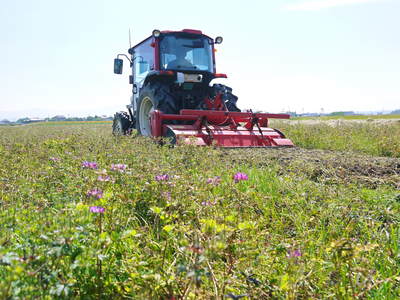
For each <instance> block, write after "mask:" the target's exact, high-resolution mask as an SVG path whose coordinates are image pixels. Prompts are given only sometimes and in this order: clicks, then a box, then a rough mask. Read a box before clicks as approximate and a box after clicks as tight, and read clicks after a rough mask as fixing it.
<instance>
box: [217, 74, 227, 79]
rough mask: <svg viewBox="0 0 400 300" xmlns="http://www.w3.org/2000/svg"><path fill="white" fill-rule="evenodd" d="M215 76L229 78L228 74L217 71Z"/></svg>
mask: <svg viewBox="0 0 400 300" xmlns="http://www.w3.org/2000/svg"><path fill="white" fill-rule="evenodd" d="M214 78H228V76H226V74H222V73H215V74H214Z"/></svg>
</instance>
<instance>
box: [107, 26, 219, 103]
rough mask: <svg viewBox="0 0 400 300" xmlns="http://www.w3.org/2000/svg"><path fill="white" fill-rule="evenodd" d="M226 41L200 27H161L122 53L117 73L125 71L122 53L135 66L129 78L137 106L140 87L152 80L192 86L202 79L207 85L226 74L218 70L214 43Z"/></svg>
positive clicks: (185, 86)
mask: <svg viewBox="0 0 400 300" xmlns="http://www.w3.org/2000/svg"><path fill="white" fill-rule="evenodd" d="M220 43H222V37H217V38H216V39H215V40H213V39H212V38H210V37H208V36H206V35H204V34H203V33H202V32H201V31H200V30H192V29H184V30H182V31H159V30H154V31H153V34H152V35H151V36H150V37H148V38H147V39H145V40H143V41H142V42H140V43H138V44H137V45H135V46H133V47H132V48H130V49H129V50H128V53H129V54H130V55H131V57H130V58H128V57H127V56H126V55H124V54H119V55H118V57H117V58H116V59H115V60H114V73H116V74H121V73H122V65H123V61H122V59H120V58H119V57H120V56H125V57H126V58H128V59H129V61H130V65H131V68H132V75H130V78H129V82H130V84H132V85H133V89H132V92H133V95H132V97H131V102H132V105H133V106H134V107H136V105H135V103H136V102H137V100H138V97H139V92H140V89H142V88H143V86H144V85H145V84H147V83H148V81H152V80H154V79H155V80H160V79H161V80H162V81H169V82H174V83H176V84H178V85H179V86H182V88H184V89H186V90H189V89H190V87H193V84H184V83H185V82H186V83H187V82H189V83H190V82H191V83H200V85H202V87H201V88H203V89H204V87H205V86H206V85H208V84H209V83H210V81H211V80H212V79H214V78H219V77H224V78H226V75H225V74H215V71H216V68H215V56H214V44H220Z"/></svg>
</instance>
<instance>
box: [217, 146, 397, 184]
mask: <svg viewBox="0 0 400 300" xmlns="http://www.w3.org/2000/svg"><path fill="white" fill-rule="evenodd" d="M221 151H222V153H221V156H222V157H223V159H227V160H229V161H234V162H241V163H245V164H252V165H255V166H268V165H271V164H277V165H278V168H279V170H280V172H281V173H282V174H284V173H296V174H302V175H305V176H307V177H309V178H311V179H312V180H315V181H324V182H326V181H331V182H337V183H358V184H362V185H368V186H370V187H377V186H379V185H386V184H387V185H391V186H394V187H396V188H397V189H400V158H388V157H373V156H368V155H362V154H357V153H352V152H339V151H330V150H315V149H312V150H311V149H302V148H298V147H295V148H269V149H266V148H264V149H222V150H221ZM227 151H229V155H227V154H228V153H226V152H227Z"/></svg>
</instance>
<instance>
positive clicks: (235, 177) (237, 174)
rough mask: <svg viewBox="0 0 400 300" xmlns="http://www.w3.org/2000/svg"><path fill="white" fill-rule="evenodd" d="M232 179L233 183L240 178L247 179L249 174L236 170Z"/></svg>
mask: <svg viewBox="0 0 400 300" xmlns="http://www.w3.org/2000/svg"><path fill="white" fill-rule="evenodd" d="M233 180H234V181H235V183H238V182H239V181H242V180H249V176H247V174H245V173H242V172H238V173H236V174H235V175H234V176H233Z"/></svg>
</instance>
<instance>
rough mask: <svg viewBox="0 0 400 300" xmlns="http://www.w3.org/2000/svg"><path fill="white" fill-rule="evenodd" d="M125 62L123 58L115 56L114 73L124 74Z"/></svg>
mask: <svg viewBox="0 0 400 300" xmlns="http://www.w3.org/2000/svg"><path fill="white" fill-rule="evenodd" d="M123 65H124V62H123V60H122V59H119V58H115V59H114V74H122V66H123Z"/></svg>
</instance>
